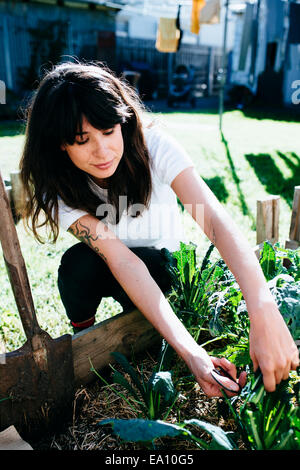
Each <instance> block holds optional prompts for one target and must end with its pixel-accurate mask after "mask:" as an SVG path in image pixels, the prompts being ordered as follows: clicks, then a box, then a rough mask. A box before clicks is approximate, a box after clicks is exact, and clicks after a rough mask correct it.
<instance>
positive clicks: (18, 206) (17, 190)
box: [10, 170, 24, 216]
mask: <svg viewBox="0 0 300 470" xmlns="http://www.w3.org/2000/svg"><path fill="white" fill-rule="evenodd" d="M10 181H11V194H12V200H13V204H14V209H15V213H16V215H17V216H18V215H20V214H21V212H22V209H23V205H24V197H23V186H22V181H21V172H20V170H16V171H12V172H11V173H10Z"/></svg>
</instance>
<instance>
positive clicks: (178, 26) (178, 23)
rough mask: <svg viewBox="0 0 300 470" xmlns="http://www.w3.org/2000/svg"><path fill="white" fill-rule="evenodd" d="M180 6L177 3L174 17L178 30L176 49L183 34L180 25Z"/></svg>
mask: <svg viewBox="0 0 300 470" xmlns="http://www.w3.org/2000/svg"><path fill="white" fill-rule="evenodd" d="M180 8H181V5H178V12H177V18H176V28H177V29H178V31H179V39H178V44H177V51H178V50H179V48H180V44H181V40H182V36H183V31H182V29H181V27H180Z"/></svg>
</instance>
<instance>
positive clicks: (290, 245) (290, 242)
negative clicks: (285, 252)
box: [285, 240, 300, 250]
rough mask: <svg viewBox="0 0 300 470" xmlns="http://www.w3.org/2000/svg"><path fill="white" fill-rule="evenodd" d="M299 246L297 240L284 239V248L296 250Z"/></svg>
mask: <svg viewBox="0 0 300 470" xmlns="http://www.w3.org/2000/svg"><path fill="white" fill-rule="evenodd" d="M299 246H300V243H299V242H297V241H296V240H286V242H285V248H287V249H290V250H297V248H299Z"/></svg>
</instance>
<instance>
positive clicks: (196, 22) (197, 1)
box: [191, 0, 206, 34]
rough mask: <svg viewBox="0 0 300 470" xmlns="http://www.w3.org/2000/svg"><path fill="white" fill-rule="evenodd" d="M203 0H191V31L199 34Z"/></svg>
mask: <svg viewBox="0 0 300 470" xmlns="http://www.w3.org/2000/svg"><path fill="white" fill-rule="evenodd" d="M205 4H206V1H205V0H193V6H192V17H191V33H194V34H199V31H200V12H201V10H202V8H203V7H204V6H205Z"/></svg>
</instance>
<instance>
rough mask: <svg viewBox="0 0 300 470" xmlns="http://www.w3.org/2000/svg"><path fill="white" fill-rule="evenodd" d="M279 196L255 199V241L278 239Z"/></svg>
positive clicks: (274, 240) (273, 240)
mask: <svg viewBox="0 0 300 470" xmlns="http://www.w3.org/2000/svg"><path fill="white" fill-rule="evenodd" d="M279 204H280V196H275V195H272V196H268V197H266V198H265V199H259V200H257V206H256V243H257V245H259V244H260V243H262V242H263V241H265V240H269V241H271V243H275V242H277V241H278V239H279Z"/></svg>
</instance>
